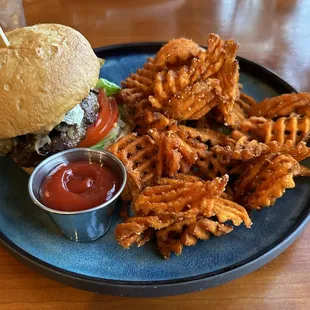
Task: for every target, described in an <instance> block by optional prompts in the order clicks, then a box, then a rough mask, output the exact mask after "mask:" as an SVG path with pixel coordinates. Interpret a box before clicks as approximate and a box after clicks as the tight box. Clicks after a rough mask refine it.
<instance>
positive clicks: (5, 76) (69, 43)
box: [0, 24, 100, 139]
mask: <svg viewBox="0 0 310 310" xmlns="http://www.w3.org/2000/svg"><path fill="white" fill-rule="evenodd" d="M6 35H7V38H8V40H9V41H10V43H11V46H10V47H8V48H0V76H1V79H0V111H1V113H0V128H1V130H0V139H6V138H12V137H15V136H19V135H24V134H27V133H40V132H49V131H51V130H52V129H53V127H55V126H56V125H57V124H58V123H59V122H60V121H61V119H62V118H63V116H64V114H65V113H66V112H68V111H69V110H71V109H72V108H74V107H75V106H76V105H77V104H79V103H80V102H81V101H82V100H83V99H84V98H85V97H86V96H87V95H88V93H89V91H90V89H91V88H93V87H94V86H95V84H96V82H97V79H98V76H99V70H100V64H99V61H98V59H97V57H96V55H95V53H94V52H93V50H92V48H91V46H90V44H89V42H88V41H87V40H86V39H85V38H84V36H83V35H82V34H80V33H79V32H78V31H76V30H74V29H72V28H70V27H67V26H62V25H57V24H41V25H35V26H32V27H25V28H21V29H16V30H13V31H10V32H7V33H6Z"/></svg>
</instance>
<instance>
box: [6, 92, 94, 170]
mask: <svg viewBox="0 0 310 310" xmlns="http://www.w3.org/2000/svg"><path fill="white" fill-rule="evenodd" d="M80 106H81V108H82V109H83V111H84V117H83V120H82V123H81V125H80V126H78V125H67V124H66V123H60V124H59V125H57V126H56V127H55V128H54V129H53V130H52V131H51V132H50V133H49V137H50V139H51V144H45V145H44V146H43V147H41V148H40V153H41V154H45V155H46V156H48V155H51V154H54V153H57V152H60V151H63V150H67V149H71V148H74V147H77V146H78V144H79V142H80V141H81V140H83V139H84V138H85V135H86V130H87V127H88V126H90V125H92V124H94V123H95V122H96V120H97V117H98V112H99V103H98V96H97V93H95V92H93V91H91V92H90V93H89V94H88V96H87V97H86V98H85V99H84V100H83V101H82V102H81V103H80ZM34 144H35V136H34V135H31V134H28V135H24V136H20V137H18V143H17V145H16V146H15V147H14V149H13V151H12V157H13V158H14V160H15V161H16V162H17V163H18V164H19V165H20V166H23V167H33V166H35V165H37V164H38V163H39V162H40V161H42V159H44V156H41V155H39V154H38V153H37V152H36V151H35V149H34Z"/></svg>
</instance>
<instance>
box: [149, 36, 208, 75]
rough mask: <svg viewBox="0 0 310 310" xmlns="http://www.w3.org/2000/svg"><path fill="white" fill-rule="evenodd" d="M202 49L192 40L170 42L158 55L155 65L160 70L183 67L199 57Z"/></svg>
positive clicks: (182, 39)
mask: <svg viewBox="0 0 310 310" xmlns="http://www.w3.org/2000/svg"><path fill="white" fill-rule="evenodd" d="M201 51H202V48H201V47H200V46H199V45H198V44H196V43H195V42H194V41H192V40H188V39H184V38H180V39H174V40H171V41H169V42H168V43H167V44H165V45H164V46H163V47H162V48H161V49H160V50H159V51H158V53H157V54H156V57H155V65H156V67H157V68H158V69H165V68H167V67H171V66H182V65H184V64H186V63H187V62H188V61H190V60H191V59H192V58H194V57H196V56H198V55H199V53H200V52H201Z"/></svg>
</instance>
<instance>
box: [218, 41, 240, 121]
mask: <svg viewBox="0 0 310 310" xmlns="http://www.w3.org/2000/svg"><path fill="white" fill-rule="evenodd" d="M237 49H238V44H237V43H236V42H234V41H233V40H228V41H227V42H225V50H226V58H225V61H224V63H223V65H222V67H221V68H220V70H219V71H218V72H217V73H216V75H215V78H217V79H218V80H219V81H220V86H221V89H222V103H221V104H220V105H219V106H218V109H219V111H220V113H221V114H222V116H223V119H224V124H225V125H231V126H234V125H236V124H235V121H236V120H235V118H234V117H233V116H232V113H231V112H232V110H233V107H234V104H235V101H236V100H237V98H238V97H239V84H238V81H239V64H238V61H237V60H236V53H237Z"/></svg>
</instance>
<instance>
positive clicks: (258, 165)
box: [234, 154, 300, 209]
mask: <svg viewBox="0 0 310 310" xmlns="http://www.w3.org/2000/svg"><path fill="white" fill-rule="evenodd" d="M299 169H300V166H299V163H298V162H297V161H296V160H295V159H294V158H293V157H291V156H290V155H285V154H268V155H262V156H261V157H259V158H258V159H257V160H255V161H253V162H251V163H249V164H248V165H247V166H246V167H245V169H244V172H243V173H242V174H241V175H240V176H239V178H238V179H237V180H236V182H235V183H234V198H235V199H236V201H238V202H239V203H241V204H243V205H244V206H246V207H247V208H249V209H261V208H263V207H268V206H272V205H273V204H274V202H275V200H276V199H277V198H279V197H281V196H282V195H283V194H284V192H285V190H286V189H287V188H294V187H295V183H294V180H293V176H294V175H298V174H299Z"/></svg>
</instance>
